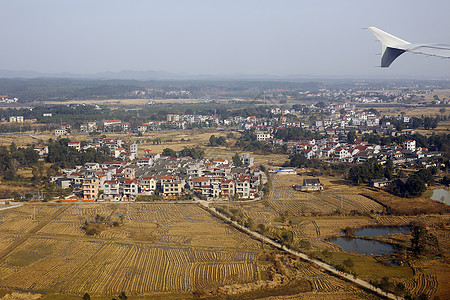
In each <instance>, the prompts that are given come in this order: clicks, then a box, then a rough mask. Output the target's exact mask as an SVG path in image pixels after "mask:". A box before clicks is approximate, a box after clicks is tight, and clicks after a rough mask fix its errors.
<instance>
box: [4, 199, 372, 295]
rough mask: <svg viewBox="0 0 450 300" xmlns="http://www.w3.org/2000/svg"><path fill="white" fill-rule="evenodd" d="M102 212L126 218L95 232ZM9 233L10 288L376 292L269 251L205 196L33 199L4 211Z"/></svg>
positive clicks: (6, 237) (135, 292)
mask: <svg viewBox="0 0 450 300" xmlns="http://www.w3.org/2000/svg"><path fill="white" fill-rule="evenodd" d="M96 215H101V216H104V217H105V218H107V220H108V221H110V222H115V221H116V222H118V223H119V222H120V219H121V217H120V216H121V215H123V216H125V217H124V223H123V224H122V225H120V226H116V227H112V228H110V229H106V230H104V231H102V232H101V233H100V234H98V235H96V236H89V235H86V234H85V233H84V231H83V230H82V229H81V227H82V226H83V223H84V222H85V221H88V222H89V221H93V220H95V216H96ZM0 239H1V241H2V243H0V289H1V290H2V293H3V294H5V293H7V292H8V291H10V292H11V291H27V292H32V293H40V294H45V295H47V296H48V297H50V295H60V296H57V298H58V297H61V298H63V297H64V296H63V295H78V296H82V295H83V294H84V293H85V292H89V293H90V294H91V295H93V296H96V295H97V296H100V297H101V296H103V297H104V296H105V295H117V294H119V293H120V292H122V291H125V292H126V293H127V295H129V296H133V295H135V296H144V295H145V296H148V297H150V296H152V297H153V296H154V297H161V296H164V295H165V296H168V297H172V298H178V297H179V296H181V295H184V296H183V297H185V298H190V297H192V295H193V294H192V293H194V294H196V295H199V294H202V295H207V293H210V294H209V295H211V296H212V295H214V294H217V295H220V294H241V295H247V296H248V297H249V299H252V298H254V297H255V296H257V295H258V293H261V292H262V294H259V295H273V296H280V295H285V296H286V295H293V294H298V293H301V297H304V298H305V299H310V296H315V297H317V296H319V295H322V296H325V297H327V296H332V295H336V297H337V298H340V299H346V298H360V297H363V298H371V297H372V296H370V295H368V294H366V293H365V292H363V291H361V290H360V289H359V288H357V287H355V286H353V285H351V284H348V283H346V282H344V281H341V280H339V279H337V278H334V277H332V276H330V275H327V274H326V273H324V272H322V271H320V270H318V269H316V268H315V267H312V266H310V265H308V264H306V263H304V262H301V261H299V260H298V259H294V258H290V259H288V260H286V259H285V258H284V255H283V254H281V253H278V252H275V251H273V250H272V251H270V250H264V249H262V248H261V243H260V242H258V241H256V240H254V239H252V238H250V237H248V236H247V235H246V234H244V233H241V232H239V231H237V230H236V229H234V228H233V227H231V226H230V225H227V224H224V223H223V222H221V221H220V220H218V219H216V218H215V217H213V216H212V215H210V214H209V213H208V212H207V211H205V210H204V209H202V208H201V207H199V206H197V205H196V204H164V203H160V204H147V203H130V204H105V203H103V204H100V203H92V204H91V203H83V204H82V203H80V204H64V205H62V204H35V205H33V204H28V205H24V206H22V207H19V208H13V209H9V210H4V211H0ZM286 283H288V285H287V286H286ZM242 293H245V294H242ZM51 297H54V296H51ZM52 299H53V298H52Z"/></svg>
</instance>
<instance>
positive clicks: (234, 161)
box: [232, 153, 243, 167]
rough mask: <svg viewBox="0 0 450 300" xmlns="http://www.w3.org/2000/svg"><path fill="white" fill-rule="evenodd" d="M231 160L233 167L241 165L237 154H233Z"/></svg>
mask: <svg viewBox="0 0 450 300" xmlns="http://www.w3.org/2000/svg"><path fill="white" fill-rule="evenodd" d="M232 160H233V164H234V166H235V167H242V165H243V164H242V160H241V158H240V156H239V154H237V153H236V154H235V155H233V157H232Z"/></svg>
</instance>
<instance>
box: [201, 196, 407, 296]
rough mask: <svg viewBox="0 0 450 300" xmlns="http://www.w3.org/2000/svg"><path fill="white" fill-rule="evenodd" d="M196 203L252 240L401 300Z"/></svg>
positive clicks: (204, 203)
mask: <svg viewBox="0 0 450 300" xmlns="http://www.w3.org/2000/svg"><path fill="white" fill-rule="evenodd" d="M197 202H198V203H200V205H202V206H203V207H205V208H206V209H207V210H209V211H210V212H211V213H212V214H213V215H216V216H218V217H220V218H221V219H223V220H225V221H226V222H227V223H230V224H232V225H233V226H234V227H236V228H238V229H239V230H241V231H243V232H245V233H247V234H249V235H251V236H252V237H254V238H257V239H259V240H261V241H264V242H266V243H267V244H270V245H272V246H274V247H276V248H278V249H280V250H283V251H285V252H287V253H290V254H292V255H295V256H297V257H300V258H301V259H303V260H305V261H308V262H311V263H313V264H315V265H317V266H319V267H321V268H323V269H325V270H327V271H328V272H330V273H333V274H334V275H336V276H339V277H341V278H343V279H345V280H348V281H350V282H353V283H356V284H357V285H359V286H362V287H364V288H366V289H368V290H370V291H372V292H375V293H377V294H378V295H381V296H383V297H386V298H388V299H394V300H400V299H403V298H402V297H399V296H397V295H394V294H392V293H388V292H385V291H383V290H382V289H380V288H377V287H376V286H374V285H372V284H370V283H369V282H367V281H364V280H362V279H359V278H356V277H355V276H353V275H351V274H347V273H344V272H341V271H338V270H336V269H335V268H334V267H333V266H331V265H329V264H326V263H324V262H322V261H319V260H317V259H312V258H310V257H309V256H308V255H306V254H305V253H301V252H298V251H295V250H292V249H289V248H287V247H286V246H284V245H282V244H280V243H278V242H276V241H274V240H272V239H269V238H268V237H266V236H263V235H262V234H260V233H258V232H256V231H252V230H250V229H248V228H247V227H244V226H242V225H240V224H238V223H237V222H235V221H232V220H231V219H230V218H228V217H227V216H225V215H223V214H221V213H219V212H218V211H217V210H216V209H215V208H214V207H210V206H209V205H208V202H207V201H202V200H197ZM319 234H320V233H319Z"/></svg>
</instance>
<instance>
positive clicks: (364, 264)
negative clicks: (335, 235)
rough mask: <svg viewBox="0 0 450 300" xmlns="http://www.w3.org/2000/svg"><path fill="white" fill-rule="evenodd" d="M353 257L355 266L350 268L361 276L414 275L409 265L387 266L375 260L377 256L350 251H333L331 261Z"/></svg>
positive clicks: (338, 261) (340, 261)
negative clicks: (355, 253) (350, 252)
mask: <svg viewBox="0 0 450 300" xmlns="http://www.w3.org/2000/svg"><path fill="white" fill-rule="evenodd" d="M349 258H350V259H351V260H352V261H353V266H352V267H351V268H349V269H350V270H351V271H352V272H355V273H356V275H357V276H358V277H361V278H373V277H378V278H381V277H384V276H387V277H390V278H391V277H412V276H413V275H414V272H413V270H412V269H411V268H410V267H408V266H398V267H394V266H385V265H382V264H380V263H379V262H377V261H376V260H375V258H373V257H370V256H363V255H352V254H348V253H340V252H333V255H332V257H331V259H330V261H331V263H335V264H342V263H343V262H344V261H345V260H347V259H349Z"/></svg>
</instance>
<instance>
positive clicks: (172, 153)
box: [162, 148, 177, 157]
mask: <svg viewBox="0 0 450 300" xmlns="http://www.w3.org/2000/svg"><path fill="white" fill-rule="evenodd" d="M162 155H163V156H169V157H177V153H176V152H175V150H173V149H170V148H164V150H163V152H162Z"/></svg>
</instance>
